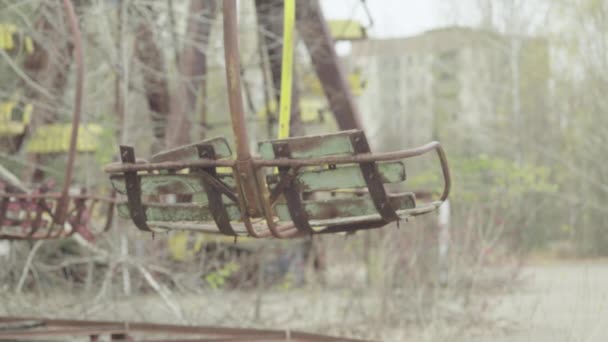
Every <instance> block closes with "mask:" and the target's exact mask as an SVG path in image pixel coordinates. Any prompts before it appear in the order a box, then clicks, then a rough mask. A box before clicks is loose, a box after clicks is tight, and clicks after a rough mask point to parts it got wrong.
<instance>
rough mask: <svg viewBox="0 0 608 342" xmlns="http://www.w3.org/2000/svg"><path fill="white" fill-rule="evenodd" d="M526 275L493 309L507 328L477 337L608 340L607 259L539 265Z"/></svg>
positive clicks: (511, 341)
mask: <svg viewBox="0 0 608 342" xmlns="http://www.w3.org/2000/svg"><path fill="white" fill-rule="evenodd" d="M524 277H525V279H526V280H527V281H526V284H527V285H526V286H525V288H524V289H523V290H520V291H517V292H515V293H513V294H511V295H507V296H505V297H504V298H502V299H501V300H500V303H499V304H498V305H497V307H496V308H495V312H494V315H495V316H496V319H497V320H498V321H500V322H505V324H504V326H505V327H509V328H507V329H505V331H504V332H503V334H501V335H502V336H483V337H477V338H474V339H473V341H501V342H520V341H540V342H545V341H546V342H549V341H551V342H562V341H564V342H565V341H568V342H570V341H577V342H578V341H585V342H595V341H598V342H599V341H608V261H601V262H599V261H593V262H569V263H559V264H544V265H535V266H530V267H527V268H526V269H525V270H524Z"/></svg>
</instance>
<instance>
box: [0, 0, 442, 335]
mask: <svg viewBox="0 0 608 342" xmlns="http://www.w3.org/2000/svg"><path fill="white" fill-rule="evenodd" d="M221 3H222V7H223V30H224V35H223V37H224V58H225V73H226V81H227V85H228V100H229V108H230V113H229V114H230V124H231V128H232V131H233V135H234V142H233V144H230V143H229V142H228V141H227V139H225V138H222V137H218V138H211V139H206V140H203V141H200V142H197V143H194V144H189V145H185V146H180V147H177V148H172V149H169V150H166V151H163V152H160V153H157V154H155V155H152V156H151V157H149V158H148V159H147V160H144V159H138V158H136V156H135V152H134V148H133V147H131V146H121V147H120V160H121V162H116V163H112V164H110V165H107V166H106V167H105V171H106V172H107V173H108V174H109V178H110V182H111V185H112V188H113V189H112V191H108V192H109V193H112V194H114V193H117V194H119V195H121V196H120V197H122V198H118V199H117V198H116V196H114V195H111V196H107V197H104V196H96V195H94V194H91V193H89V191H87V190H86V189H84V188H83V189H82V190H80V191H77V193H74V191H73V190H71V189H73V188H74V187H73V185H72V183H73V179H72V178H73V177H72V176H73V173H74V161H75V158H76V156H77V152H79V151H78V139H79V136H83V134H79V128H80V129H81V130H82V127H80V121H81V112H82V108H81V107H82V99H83V92H84V81H85V71H84V62H83V46H82V42H81V33H80V29H79V25H78V20H77V18H76V13H75V10H74V7H73V4H72V2H71V1H70V0H63V4H64V9H65V13H66V17H67V24H68V27H69V29H70V32H71V35H72V38H73V45H74V61H75V65H76V82H75V96H74V105H73V116H72V123H71V128H70V129H69V132H70V133H69V147H68V148H67V149H66V151H65V152H66V153H67V156H68V157H67V164H66V172H65V175H64V180H63V183H62V185H61V189H59V190H55V191H52V188H53V186H52V184H43V185H40V186H38V187H35V188H31V187H28V186H25V185H24V183H22V182H21V181H20V180H19V179H18V178H17V177H16V176H14V175H13V174H11V173H10V172H9V171H8V170H7V169H5V168H4V167H1V166H0V240H43V239H58V238H65V237H68V236H70V235H72V234H75V233H78V234H80V235H82V236H83V237H84V238H86V239H88V240H90V241H92V240H93V238H94V234H93V233H92V231H93V230H91V229H90V228H89V226H90V225H91V221H92V217H93V216H94V215H93V212H95V207H96V205H98V204H102V205H105V206H106V207H105V208H104V210H103V212H104V215H103V216H105V218H104V220H105V222H104V224H103V228H102V230H103V231H106V230H107V229H108V228H109V227H110V225H111V222H112V218H113V212H114V210H115V209H116V210H117V211H118V214H119V215H121V216H123V217H126V218H130V219H131V220H132V222H133V224H134V225H135V226H136V227H137V229H139V230H141V231H146V232H152V233H153V232H163V231H171V230H187V231H194V232H200V233H207V234H221V235H225V236H231V237H234V239H235V240H236V239H237V238H238V237H241V236H242V237H251V238H278V239H285V238H297V237H306V236H310V235H312V234H332V233H349V232H354V231H357V230H368V229H377V228H381V227H384V226H386V225H387V224H389V223H391V222H399V221H401V220H404V219H407V218H408V217H411V216H417V215H423V214H426V213H430V212H432V211H434V210H436V209H437V208H438V207H439V206H440V205H441V204H442V203H443V202H444V201H445V200H446V199H447V198H448V195H449V193H450V186H451V180H450V170H449V167H448V162H447V159H446V156H445V153H444V151H443V149H442V147H441V145H440V144H439V143H438V142H430V143H428V144H426V145H423V146H420V147H417V148H413V149H407V150H400V151H394V152H384V153H372V152H371V150H370V146H369V143H368V140H367V138H366V135H365V133H364V131H363V130H362V127H361V125H360V123H359V120H358V115H359V114H358V109H357V107H356V105H355V101H354V99H353V94H352V91H351V89H350V87H349V85H348V82H347V78H346V76H345V75H344V73H343V71H342V69H341V67H340V62H339V59H338V57H337V55H336V52H335V48H334V38H333V37H332V35H331V33H330V30H329V27H328V24H327V22H326V21H325V19H324V17H323V13H322V11H321V8H320V6H319V3H318V2H317V1H298V2H296V1H294V0H285V1H284V3H283V9H284V14H283V26H282V28H281V27H279V29H280V30H279V31H278V32H275V33H278V36H281V31H282V37H283V46H282V51H281V61H280V62H277V61H274V62H273V61H271V62H270V69H271V70H270V71H271V73H272V74H273V75H274V76H277V75H278V77H273V79H275V80H274V81H275V83H278V82H277V81H276V80H279V81H280V84H274V86H275V88H277V89H280V94H277V95H279V96H278V103H279V106H278V107H279V108H278V111H279V115H278V117H279V121H278V127H279V129H278V131H279V132H278V133H279V134H278V137H277V139H273V140H267V141H262V142H259V144H258V146H257V151H259V152H258V153H257V154H253V153H252V148H251V146H250V144H249V143H250V139H249V136H248V131H247V126H246V121H245V113H244V108H243V99H242V93H241V89H242V85H241V74H240V70H241V61H240V56H239V42H238V38H239V37H238V19H237V18H238V16H237V1H236V0H224V1H222V2H221ZM256 4H257V1H256ZM256 10H259V9H257V8H256ZM296 10H297V14H298V16H296ZM259 13H260V12H258V14H259ZM296 30H297V31H298V33H299V35H300V37H301V39H302V40H303V41H304V43H305V44H306V46H307V49H308V51H309V54H310V59H311V61H312V64H313V67H314V70H315V73H316V76H317V77H318V79H319V81H320V84H321V87H322V90H323V93H324V95H325V97H326V99H327V102H328V104H329V107H330V109H331V111H332V113H333V115H334V116H335V118H336V122H337V124H338V127H339V129H340V131H338V132H336V133H330V134H325V135H316V136H293V135H294V132H290V120H292V119H293V117H294V115H296V114H295V112H294V110H293V108H292V103H293V99H292V93H293V92H294V87H293V83H294V79H295V78H294V77H293V75H292V72H293V54H294V31H296ZM264 46H265V49H266V52H267V53H268V54H270V53H271V49H273V48H275V47H271V46H270V45H269V44H265V45H264ZM275 49H276V48H275ZM81 133H83V132H81ZM232 147H234V150H235V153H234V155H233V153H232ZM432 152H435V153H436V154H437V156H438V159H439V165H440V169H441V173H442V176H443V190H442V191H441V192H440V194H439V196H438V198H437V199H436V200H432V201H427V202H424V203H419V202H418V199H417V198H416V196H415V194H414V193H412V192H400V193H392V192H389V191H388V190H387V188H388V187H387V186H386V185H388V184H400V183H403V182H405V180H406V170H405V164H404V162H403V161H404V160H405V159H408V158H413V157H417V156H421V155H423V154H427V153H432ZM125 198H126V200H125ZM98 211H99V210H98ZM24 322H25V323H24ZM32 322H34V323H35V324H34V325H33V326H30V325H28V324H31V323H32ZM40 322H42V323H40ZM38 323H40V325H36V324H38ZM13 325H14V326H13ZM41 326H42V327H43V328H42V330H40V329H41V328H40V327H41ZM7 327H8V328H7ZM58 327H59V328H58ZM75 327H78V328H80V327H82V329H81V330H82V331H83V332H85V333H86V335H87V336H89V335H90V337H91V340H93V338H94V337H95V336H99V335H100V334H105V333H108V334H110V335H111V336H112V339H114V336H116V339H120V338H123V337H124V336H127V334H128V333H133V332H135V330H137V329H139V330H140V331H139V332H140V333H142V332H149V331H152V330H154V331H161V330H162V329H164V330H162V331H166V332H167V333H172V332H175V333H185V332H187V333H193V334H194V333H196V334H203V333H205V334H206V333H209V334H210V335H213V336H224V335H225V336H233V334H235V336H239V337H243V336H249V337H251V336H257V335H256V334H258V335H259V336H262V339H264V338H266V337H268V338H270V337H273V338H277V339H280V338H279V337H281V336H282V335H281V334H282V332H273V331H257V332H256V331H254V330H252V329H250V330H251V331H249V330H247V331H244V330H243V331H236V330H235V331H228V330H226V329H224V331H221V333H218V331H215V330H213V329H211V330H210V331H207V330H205V331H203V330H204V329H203V328H200V329H199V328H192V329H190V330H191V331H190V330H187V329H186V330H183V329H181V328H179V327H177V328H176V327H173V326H166V327H164V328H162V327H161V328H159V326H151V325H150V326H148V325H145V324H144V325H142V324H140V325H135V324H134V325H133V326H131V327H129V326H128V325H120V324H119V323H112V322H101V323H100V322H88V323H87V322H76V321H74V322H73V321H49V320H46V321H45V320H35V319H21V318H14V319H11V318H0V337H2V336H12V337H14V338H20V337H24V336H25V337H27V336H34V335H35V336H59V335H62V336H64V335H65V336H67V335H70V334H72V333H73V330H74V329H75ZM131 328H133V329H134V330H133V331H130V329H131ZM135 328H137V329H135ZM49 329H50V330H49ZM159 329H161V330H159ZM180 329H181V330H180ZM196 329H199V330H200V331H199V330H196ZM201 329H202V330H201ZM74 331H75V330H74ZM91 331H94V332H99V333H91ZM54 332H55V333H56V334H54ZM7 334H8V335H7ZM11 334H12V335H11ZM32 334H33V335H32ZM53 334H54V335H53ZM222 334H223V335H222ZM264 334H266V335H264ZM273 334H274V335H273ZM119 335H120V338H119ZM275 335H276V336H275ZM300 335H301V336H300ZM300 335H297V334H296V335H294V336H292V337H291V338H295V339H294V340H319V341H321V340H328V341H329V340H335V339H332V338H329V337H323V336H316V335H315V336H313V335H310V336H308V335H306V334H300ZM95 338H97V337H95ZM288 338H289V337H288ZM95 340H96V339H95ZM235 340H236V339H235ZM243 340H245V339H243Z"/></svg>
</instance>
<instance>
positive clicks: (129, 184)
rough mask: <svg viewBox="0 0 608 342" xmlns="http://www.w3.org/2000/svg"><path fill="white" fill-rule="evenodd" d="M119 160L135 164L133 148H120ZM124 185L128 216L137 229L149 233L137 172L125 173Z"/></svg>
mask: <svg viewBox="0 0 608 342" xmlns="http://www.w3.org/2000/svg"><path fill="white" fill-rule="evenodd" d="M120 159H121V160H122V162H123V163H135V151H134V150H133V147H129V146H120ZM125 183H126V190H127V199H128V202H127V203H128V208H129V216H131V220H133V223H134V224H135V226H137V228H139V229H140V230H144V231H148V232H149V231H151V230H150V227H148V225H147V224H146V220H147V218H146V211H145V210H144V209H143V207H142V201H141V186H140V184H139V177H138V176H137V172H135V171H130V172H125Z"/></svg>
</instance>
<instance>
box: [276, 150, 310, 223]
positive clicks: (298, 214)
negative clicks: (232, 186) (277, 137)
mask: <svg viewBox="0 0 608 342" xmlns="http://www.w3.org/2000/svg"><path fill="white" fill-rule="evenodd" d="M272 148H273V150H274V155H275V156H277V157H278V158H290V157H291V150H290V147H289V144H287V143H284V142H275V143H274V144H273V146H272ZM290 171H291V168H290V167H289V166H283V167H280V168H279V178H281V179H284V178H287V177H289V178H288V179H290V180H291V182H292V183H293V179H294V178H293V177H291V175H290V174H289V172H290ZM282 194H283V198H285V201H286V202H287V210H288V212H289V217H290V218H291V221H292V222H293V224H294V225H295V226H296V228H297V229H298V230H300V231H301V232H302V233H306V234H312V233H313V230H312V227H311V226H310V223H309V220H310V219H309V217H308V213H307V212H306V210H305V208H304V204H303V203H302V196H301V193H300V191H299V190H298V189H297V188H296V187H295V186H291V184H289V183H285V186H284V187H283V191H282Z"/></svg>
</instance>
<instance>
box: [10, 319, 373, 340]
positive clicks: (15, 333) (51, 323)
mask: <svg viewBox="0 0 608 342" xmlns="http://www.w3.org/2000/svg"><path fill="white" fill-rule="evenodd" d="M26 322H36V324H35V325H32V326H31V327H30V325H25V323H26ZM0 324H4V325H5V326H6V327H7V329H0V339H2V340H5V339H26V338H45V337H46V338H49V337H87V336H88V337H89V338H91V340H96V339H99V337H100V336H101V335H114V336H116V335H118V334H123V335H125V336H131V338H133V339H136V340H138V341H152V340H151V339H154V340H160V339H161V338H165V339H166V338H167V337H173V338H171V339H170V340H171V341H194V340H196V341H294V342H295V341H311V342H334V341H344V342H362V341H363V340H357V339H349V338H343V337H333V336H326V335H320V334H311V333H305V332H300V331H290V330H269V329H250V328H225V327H216V326H181V325H172V324H153V323H133V322H108V321H84V320H58V319H53V320H51V319H33V318H27V317H0ZM16 325H19V326H17V327H16V328H11V326H16ZM155 335H156V336H155ZM135 337H137V338H135ZM176 338H181V339H176Z"/></svg>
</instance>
